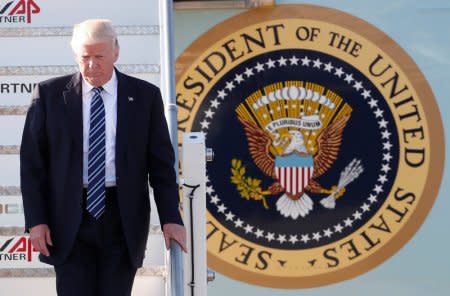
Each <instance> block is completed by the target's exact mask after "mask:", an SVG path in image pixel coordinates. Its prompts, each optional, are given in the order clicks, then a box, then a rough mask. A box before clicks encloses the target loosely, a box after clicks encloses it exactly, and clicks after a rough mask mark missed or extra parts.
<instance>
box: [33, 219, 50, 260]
mask: <svg viewBox="0 0 450 296" xmlns="http://www.w3.org/2000/svg"><path fill="white" fill-rule="evenodd" d="M30 240H31V243H32V244H33V247H34V248H35V249H36V251H38V252H40V253H41V254H42V255H45V256H50V252H49V251H48V248H47V244H48V245H49V246H53V243H52V239H51V237H50V229H49V228H48V225H47V224H39V225H36V226H33V227H31V228H30Z"/></svg>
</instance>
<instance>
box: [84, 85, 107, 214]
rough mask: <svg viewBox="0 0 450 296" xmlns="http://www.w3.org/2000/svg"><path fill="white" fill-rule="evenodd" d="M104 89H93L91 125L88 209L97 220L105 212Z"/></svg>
mask: <svg viewBox="0 0 450 296" xmlns="http://www.w3.org/2000/svg"><path fill="white" fill-rule="evenodd" d="M102 90H103V88H102V87H95V88H93V89H92V91H93V92H94V96H93V97H92V101H91V114H90V124H89V153H88V188H87V202H86V208H87V210H88V212H89V213H90V214H91V215H92V217H94V218H95V219H98V218H100V216H101V215H102V214H103V213H104V212H105V174H106V173H105V154H106V143H105V142H106V141H105V106H104V105H103V99H102V97H101V95H100V94H101V92H102Z"/></svg>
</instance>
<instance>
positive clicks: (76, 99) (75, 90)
mask: <svg viewBox="0 0 450 296" xmlns="http://www.w3.org/2000/svg"><path fill="white" fill-rule="evenodd" d="M63 97H64V103H65V106H66V111H67V114H68V119H69V125H70V129H71V135H72V139H73V142H74V143H73V145H75V151H77V152H80V151H81V153H82V152H83V108H82V99H83V96H82V93H81V74H80V73H77V74H74V75H73V76H72V79H71V81H70V82H69V83H68V84H67V88H66V90H65V91H64V92H63Z"/></svg>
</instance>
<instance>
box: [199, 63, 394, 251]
mask: <svg viewBox="0 0 450 296" xmlns="http://www.w3.org/2000/svg"><path fill="white" fill-rule="evenodd" d="M286 66H297V67H310V68H313V69H317V70H319V71H323V72H326V73H328V74H330V75H333V76H336V77H337V78H339V79H342V80H343V81H344V82H345V83H347V84H349V85H351V86H352V87H353V88H354V89H355V91H357V92H358V93H359V94H360V96H361V97H362V99H363V100H364V101H365V102H366V103H367V104H368V105H369V107H370V109H371V111H372V112H373V115H374V117H375V119H376V120H377V123H378V126H379V131H380V135H381V139H382V145H383V148H382V149H383V160H382V164H381V168H380V172H379V175H378V179H377V182H376V183H375V185H374V187H373V189H372V191H371V194H369V196H368V197H367V198H366V199H365V201H364V203H363V204H362V205H361V206H360V207H359V208H358V209H357V210H356V211H355V212H353V213H352V214H351V215H350V216H349V217H346V218H345V219H343V220H342V221H341V222H339V223H337V224H336V225H332V226H330V227H329V228H327V229H323V230H321V231H317V232H312V233H298V234H285V233H275V232H270V231H268V230H264V229H260V228H258V227H256V226H254V225H250V224H248V223H247V222H245V221H244V220H242V219H241V218H239V217H237V216H236V215H235V214H234V213H233V212H232V211H231V210H229V209H228V207H227V206H226V204H225V203H224V202H223V201H222V200H221V199H220V198H219V197H218V196H217V195H216V194H215V190H214V188H213V185H212V184H211V182H210V180H209V177H208V176H207V188H206V194H207V196H208V197H209V199H208V201H209V203H210V204H212V205H213V206H215V207H216V209H217V213H218V214H221V215H223V216H224V217H225V220H226V221H230V222H231V223H232V224H233V225H234V227H235V228H236V229H239V228H241V229H242V230H243V231H245V233H246V234H249V233H250V234H253V235H254V236H255V237H256V238H257V239H261V240H265V241H267V242H269V243H270V242H272V241H278V242H279V244H280V245H283V244H284V243H289V244H292V245H297V244H304V245H306V244H308V242H319V241H320V240H321V239H322V238H330V237H332V236H333V235H334V234H339V233H342V231H343V230H344V229H346V228H351V227H352V226H353V224H354V223H355V222H356V221H358V220H361V219H362V217H363V215H365V214H367V213H369V212H370V211H371V209H373V206H374V205H375V204H376V203H377V202H378V196H379V194H380V193H382V192H383V191H384V190H385V188H383V187H384V184H385V183H386V182H387V181H388V178H387V174H388V172H389V171H390V170H392V168H391V161H392V159H393V155H392V154H391V148H392V147H393V145H392V143H391V142H390V137H391V135H392V133H391V132H390V131H389V127H388V121H386V119H385V118H384V115H383V114H384V111H385V110H382V109H381V108H380V107H379V106H378V100H377V99H376V98H373V97H372V94H371V90H369V89H366V88H364V86H363V84H362V81H357V80H356V79H355V77H354V76H353V74H352V73H346V72H344V71H343V69H342V67H336V66H334V65H333V64H332V63H331V62H326V61H321V60H320V59H319V58H316V59H314V58H311V57H308V56H306V55H305V56H304V57H302V58H299V57H297V56H295V55H293V56H292V57H284V56H280V57H279V59H275V60H273V59H271V58H269V59H267V60H266V62H264V63H261V62H257V63H256V64H255V65H254V66H253V67H251V68H249V67H247V68H246V69H245V71H243V72H242V73H239V74H236V75H235V76H234V77H233V78H232V79H231V80H229V81H227V82H226V83H225V86H224V88H223V89H221V90H219V91H218V92H217V95H216V98H214V99H213V100H211V101H210V106H209V108H208V109H207V110H206V111H204V118H203V120H202V121H201V122H200V125H201V130H202V131H203V132H204V133H205V136H207V134H208V130H209V125H210V123H211V121H212V119H213V117H214V114H215V113H216V112H217V110H218V109H219V106H220V104H221V103H222V102H223V101H225V100H226V98H227V96H228V95H229V94H230V93H231V92H232V91H233V89H234V88H235V87H236V85H240V84H241V83H244V82H245V81H246V80H247V79H248V78H250V79H254V77H253V76H254V75H256V74H258V73H262V72H264V71H268V70H270V69H276V68H277V67H286Z"/></svg>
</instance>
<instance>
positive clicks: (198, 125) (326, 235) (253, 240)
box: [177, 5, 444, 288]
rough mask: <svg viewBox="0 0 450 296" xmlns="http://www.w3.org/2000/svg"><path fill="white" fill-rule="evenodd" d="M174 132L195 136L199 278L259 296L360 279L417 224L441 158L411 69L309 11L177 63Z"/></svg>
mask: <svg viewBox="0 0 450 296" xmlns="http://www.w3.org/2000/svg"><path fill="white" fill-rule="evenodd" d="M177 65H178V69H181V71H180V72H179V73H178V76H177V103H178V106H179V117H178V122H179V131H180V133H181V132H183V131H202V132H204V133H205V135H206V142H207V146H208V147H211V148H213V150H214V152H215V159H214V161H213V162H211V163H208V166H207V176H208V179H207V187H206V192H207V203H208V204H207V210H208V216H207V221H208V222H207V241H208V263H209V265H210V266H211V267H212V268H214V269H215V270H217V271H218V272H221V273H223V274H225V275H227V276H230V277H233V278H236V279H238V280H241V281H245V282H249V283H254V284H259V285H263V286H269V287H280V288H298V287H314V286H320V285H324V284H329V283H334V282H338V281H341V280H344V279H348V278H351V277H354V276H356V275H358V274H361V273H363V272H365V271H367V270H369V269H371V268H372V267H374V266H376V265H378V264H380V263H381V262H383V261H384V260H386V259H387V258H389V257H390V256H391V255H393V254H394V253H395V252H396V251H398V250H399V249H400V247H401V246H403V245H404V244H405V243H406V242H407V241H408V239H409V238H411V236H412V235H413V233H414V232H415V231H416V230H417V228H418V227H419V226H420V224H421V223H422V222H423V220H424V219H425V217H426V214H427V213H428V211H429V210H430V208H431V206H432V204H433V202H434V199H435V197H436V195H437V190H438V187H439V183H440V180H441V177H442V170H443V158H444V156H443V155H444V144H443V131H442V124H441V121H440V115H439V112H438V110H437V107H436V103H435V101H434V98H433V95H432V92H431V90H430V88H429V87H428V85H427V83H426V81H425V79H424V78H423V76H422V74H421V72H420V70H419V69H418V68H417V66H416V65H415V64H414V62H413V61H412V60H411V59H410V58H409V57H408V56H407V55H406V54H405V53H404V51H403V50H401V49H400V48H399V47H398V46H397V45H396V44H395V43H394V42H393V41H392V40H390V39H389V38H388V37H387V36H386V35H384V34H383V33H382V32H380V31H379V30H377V29H376V28H374V27H373V26H371V25H369V24H367V23H365V22H364V21H362V20H360V19H357V18H355V17H353V16H350V15H347V14H345V13H342V12H339V11H336V10H331V9H327V8H322V7H315V6H308V5H286V6H278V7H275V8H270V9H267V8H265V9H255V10H251V11H249V12H246V13H244V14H242V15H239V16H237V17H234V18H231V19H229V20H227V21H225V22H224V23H222V24H219V25H218V26H217V27H215V28H213V29H211V30H210V31H209V32H207V33H206V34H205V35H203V36H202V37H201V38H200V39H199V40H197V41H196V42H194V44H192V45H191V47H190V48H188V49H187V50H186V51H185V54H183V55H182V56H181V57H180V58H179V59H178V61H177Z"/></svg>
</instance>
